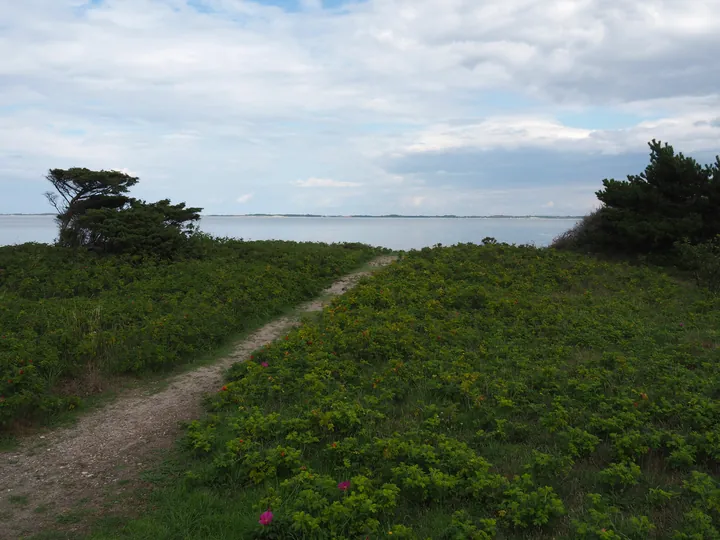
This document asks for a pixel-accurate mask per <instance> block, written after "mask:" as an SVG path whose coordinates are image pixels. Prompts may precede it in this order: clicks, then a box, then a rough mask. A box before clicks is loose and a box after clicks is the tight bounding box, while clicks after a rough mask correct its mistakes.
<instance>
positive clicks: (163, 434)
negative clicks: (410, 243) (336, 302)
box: [0, 256, 394, 540]
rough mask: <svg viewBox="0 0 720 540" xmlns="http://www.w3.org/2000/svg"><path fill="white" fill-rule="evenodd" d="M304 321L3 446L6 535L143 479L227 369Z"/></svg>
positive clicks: (352, 278)
mask: <svg viewBox="0 0 720 540" xmlns="http://www.w3.org/2000/svg"><path fill="white" fill-rule="evenodd" d="M393 260H394V257H392V256H383V257H379V258H377V259H375V260H374V261H372V262H371V263H370V265H371V266H373V267H377V268H379V267H382V266H385V265H388V264H390V263H391V262H392V261H393ZM369 273H371V272H370V271H364V272H356V273H354V274H350V275H348V276H346V277H344V278H342V279H340V280H339V281H337V282H335V283H334V284H333V285H332V286H331V287H330V288H328V289H327V290H326V291H325V292H324V294H323V295H322V296H321V297H320V298H319V299H316V300H313V301H310V302H307V303H306V304H303V305H302V306H301V307H300V309H299V312H300V313H302V312H311V311H319V310H321V309H322V308H323V306H324V305H325V304H327V303H328V302H329V301H330V300H331V299H332V297H333V296H337V295H339V294H342V293H343V292H344V291H346V290H347V289H349V288H351V287H353V286H354V285H355V283H356V282H357V281H358V280H359V279H360V278H361V277H363V276H365V275H368V274H369ZM297 323H298V318H297V317H282V318H280V319H277V320H275V321H273V322H271V323H269V324H267V325H265V326H263V327H262V328H260V329H259V330H257V331H256V332H255V333H253V334H252V335H250V336H249V337H248V338H247V339H245V340H244V341H242V342H240V343H238V344H237V346H236V347H235V349H234V350H233V352H232V353H231V354H230V355H228V356H227V357H225V358H222V359H220V360H218V361H217V362H215V363H214V364H212V365H210V366H206V367H201V368H199V369H196V370H193V371H190V372H187V373H183V374H181V375H179V376H177V377H175V378H174V379H172V380H171V381H170V382H169V385H168V386H167V387H166V388H165V389H164V390H162V391H160V392H158V393H154V394H152V393H149V392H148V390H147V389H146V390H145V391H142V390H134V391H129V392H127V393H126V394H124V395H121V396H120V397H118V399H116V400H115V401H114V402H112V403H111V404H109V405H107V406H105V407H103V408H101V409H99V410H96V411H93V412H91V413H88V414H87V415H84V416H81V417H80V419H79V420H78V422H77V424H75V425H73V426H72V427H69V428H63V429H57V430H55V431H52V432H50V433H47V434H45V435H42V436H33V437H29V438H28V439H27V440H25V441H23V442H22V443H21V445H20V447H19V448H17V449H15V450H14V451H11V452H2V453H0V539H2V540H6V539H8V540H9V539H14V538H22V537H23V536H26V535H29V534H34V533H37V532H40V531H42V530H43V529H45V528H47V527H49V526H51V525H54V526H57V524H58V522H60V523H68V522H70V523H71V522H72V521H73V520H74V519H77V520H79V519H80V518H79V517H77V513H78V512H80V511H79V510H78V508H82V509H83V510H82V511H84V512H90V511H92V510H93V509H94V510H97V509H100V508H101V506H102V505H103V503H106V502H107V498H108V495H109V494H113V495H116V494H117V493H118V491H122V490H125V491H127V490H129V489H131V488H132V487H133V486H137V485H138V483H139V480H138V478H139V473H140V472H141V471H142V470H144V469H146V468H147V467H148V466H149V465H150V464H151V463H153V462H154V461H155V460H157V459H158V455H159V454H161V453H162V450H163V449H166V448H169V447H171V446H172V445H173V443H174V441H175V440H176V438H177V435H178V433H179V429H178V422H180V421H183V420H191V419H193V418H197V417H198V416H200V415H201V414H202V409H201V401H202V396H203V395H204V394H205V393H206V392H211V391H214V390H217V388H219V386H221V382H222V378H223V373H224V371H225V370H226V369H227V368H228V367H229V366H230V365H232V364H233V363H234V362H238V361H241V360H244V359H245V358H247V357H248V356H249V355H250V353H251V352H253V351H254V350H256V349H258V348H259V347H261V346H263V345H264V344H265V343H268V342H271V341H273V340H275V339H277V338H278V337H280V336H281V335H283V334H284V333H286V332H287V331H288V330H289V329H290V328H291V327H292V326H294V325H296V324H297ZM73 512H75V514H73ZM58 516H61V517H60V518H58ZM71 528H72V526H71Z"/></svg>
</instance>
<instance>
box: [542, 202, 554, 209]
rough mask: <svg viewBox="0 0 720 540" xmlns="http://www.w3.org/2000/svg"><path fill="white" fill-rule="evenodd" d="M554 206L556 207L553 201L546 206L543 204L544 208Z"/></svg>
mask: <svg viewBox="0 0 720 540" xmlns="http://www.w3.org/2000/svg"><path fill="white" fill-rule="evenodd" d="M553 206H555V203H554V202H553V201H548V202H546V203H545V204H543V207H544V208H552V207H553Z"/></svg>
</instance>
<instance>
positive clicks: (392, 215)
mask: <svg viewBox="0 0 720 540" xmlns="http://www.w3.org/2000/svg"><path fill="white" fill-rule="evenodd" d="M203 217H284V218H370V219H372V218H374V219H377V218H389V219H530V218H538V219H582V218H583V217H584V216H507V215H494V216H456V215H441V216H410V215H408V216H405V215H399V214H387V215H378V216H370V215H363V214H353V215H339V214H329V215H322V214H207V215H204V216H203Z"/></svg>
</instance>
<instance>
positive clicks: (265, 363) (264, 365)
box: [260, 362, 270, 367]
mask: <svg viewBox="0 0 720 540" xmlns="http://www.w3.org/2000/svg"><path fill="white" fill-rule="evenodd" d="M260 365H261V366H262V367H268V366H269V365H270V364H268V363H267V362H263V363H262V364H260Z"/></svg>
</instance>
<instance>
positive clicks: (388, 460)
mask: <svg viewBox="0 0 720 540" xmlns="http://www.w3.org/2000/svg"><path fill="white" fill-rule="evenodd" d="M488 243H490V242H488ZM719 302H720V300H717V299H715V300H713V299H708V298H705V297H704V295H703V294H702V293H701V292H700V291H697V290H696V289H692V288H688V287H685V286H684V285H682V284H678V283H677V282H676V281H674V280H672V279H671V278H669V277H668V276H666V275H664V274H662V273H661V272H658V271H656V270H652V269H649V268H643V267H631V266H628V265H626V264H622V265H621V264H611V263H608V262H601V261H598V260H595V259H591V258H587V257H583V256H580V255H576V254H573V253H564V252H560V251H557V250H543V249H535V248H532V247H512V246H507V245H502V244H494V245H487V246H484V247H478V246H472V245H458V246H456V247H452V248H435V249H423V250H422V251H417V252H412V253H411V254H409V255H408V256H407V257H406V258H404V259H403V260H401V261H400V262H398V263H395V264H393V265H391V266H390V267H389V268H388V269H386V270H385V271H383V272H381V273H380V274H377V275H376V276H375V277H374V278H372V280H370V281H366V282H365V283H361V284H360V285H359V286H358V287H357V288H355V289H353V290H352V291H350V292H348V293H347V294H345V295H344V296H342V297H340V298H338V299H336V300H335V301H334V302H333V303H332V305H331V306H330V307H329V308H327V309H326V311H325V312H324V313H323V315H322V318H321V319H320V320H319V321H317V322H310V323H307V324H305V325H304V326H302V327H301V328H299V329H298V330H296V331H293V332H291V333H290V334H289V335H288V336H287V337H286V338H285V339H283V340H281V341H279V342H277V343H275V344H273V345H270V346H268V347H265V348H263V349H262V350H260V351H257V352H255V354H254V356H253V357H251V359H250V360H249V361H247V362H245V363H241V364H236V365H235V366H234V368H233V369H232V370H231V372H230V373H229V377H228V380H227V382H226V384H225V386H223V387H222V388H218V393H217V395H216V397H215V399H214V400H212V402H211V403H210V414H209V415H208V416H207V417H206V418H204V419H202V420H198V421H196V422H193V423H192V424H191V425H190V426H189V429H188V431H187V435H186V437H185V438H184V440H183V443H184V447H185V448H186V449H187V451H188V454H187V455H188V464H187V474H186V475H184V478H186V480H185V481H183V482H181V483H180V485H177V484H173V485H172V486H171V487H170V488H168V489H167V490H163V491H160V492H158V493H157V494H156V497H155V498H154V499H153V501H152V504H153V505H154V506H155V508H156V511H155V512H151V513H149V514H148V515H147V516H145V517H143V518H142V519H140V520H138V521H135V522H131V523H129V524H128V525H127V526H125V527H124V528H123V529H122V530H119V531H113V532H112V533H111V534H109V535H108V536H103V537H102V538H156V539H157V540H161V539H165V538H167V539H170V538H178V537H183V538H187V539H192V538H197V539H201V538H226V537H227V538H229V537H233V538H278V539H290V538H316V539H322V538H337V539H342V538H380V537H389V535H391V534H392V537H393V538H417V539H426V538H438V539H455V538H457V539H460V538H462V539H468V538H477V539H487V538H495V537H497V538H567V539H576V538H608V539H609V538H638V539H640V538H653V537H655V538H677V539H681V538H688V539H689V538H717V537H718V534H719V532H718V527H720V486H719V484H718V480H719V478H718V463H719V461H718V460H720V422H719V420H718V418H720V416H719V414H720V409H719V408H718V400H717V398H718V384H717V381H718V375H720V364H719V363H718V362H717V359H718V351H720V334H719V333H718V329H720V303H719ZM180 477H182V476H180Z"/></svg>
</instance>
